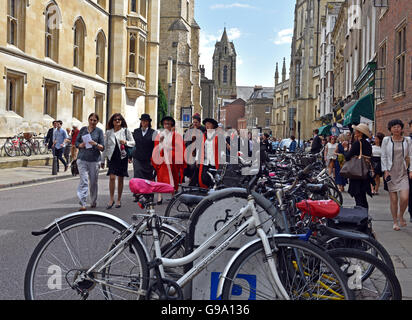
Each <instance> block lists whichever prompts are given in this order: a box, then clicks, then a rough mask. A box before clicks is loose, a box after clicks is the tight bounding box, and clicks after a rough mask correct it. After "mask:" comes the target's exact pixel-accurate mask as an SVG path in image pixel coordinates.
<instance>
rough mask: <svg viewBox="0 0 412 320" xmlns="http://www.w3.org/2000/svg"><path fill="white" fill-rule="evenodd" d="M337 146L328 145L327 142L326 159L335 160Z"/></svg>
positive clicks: (335, 144)
mask: <svg viewBox="0 0 412 320" xmlns="http://www.w3.org/2000/svg"><path fill="white" fill-rule="evenodd" d="M337 146H338V144H337V143H334V144H332V143H330V142H328V144H327V147H328V153H327V154H326V159H327V160H330V159H336V155H335V150H336V147H337Z"/></svg>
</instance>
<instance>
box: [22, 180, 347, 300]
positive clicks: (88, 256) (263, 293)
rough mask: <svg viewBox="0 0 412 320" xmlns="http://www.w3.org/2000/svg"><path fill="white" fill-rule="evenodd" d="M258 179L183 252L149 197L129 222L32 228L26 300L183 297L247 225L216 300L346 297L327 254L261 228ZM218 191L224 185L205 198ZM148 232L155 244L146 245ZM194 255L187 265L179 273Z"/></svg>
mask: <svg viewBox="0 0 412 320" xmlns="http://www.w3.org/2000/svg"><path fill="white" fill-rule="evenodd" d="M256 180H257V177H255V178H254V179H252V182H251V184H250V185H249V188H248V194H249V197H248V203H247V205H246V206H245V207H243V208H242V209H240V210H239V212H237V213H235V214H233V216H232V217H231V218H230V219H229V221H227V222H226V223H225V224H224V225H223V226H222V228H221V229H220V230H218V231H216V232H215V233H214V234H213V235H211V236H210V237H209V238H208V239H207V240H206V241H205V242H204V243H203V244H202V245H201V246H199V247H198V248H197V249H195V250H194V251H193V252H191V253H190V254H188V255H186V256H182V257H177V258H176V254H177V252H178V251H180V256H181V252H182V243H180V242H179V239H180V238H179V237H180V234H179V233H178V232H176V231H175V230H173V228H172V227H170V226H168V225H167V224H165V223H163V221H164V220H166V221H167V219H170V218H164V217H160V216H158V215H157V214H156V212H155V210H154V203H153V201H152V197H147V198H146V202H145V203H144V205H145V206H146V207H147V208H148V210H147V212H148V214H147V215H144V216H143V215H135V218H139V217H143V219H142V221H140V222H136V223H133V224H131V225H129V224H128V223H126V222H125V221H123V220H121V219H119V218H117V217H114V216H111V215H109V214H106V213H100V212H82V213H73V214H70V215H67V216H65V217H62V218H60V219H58V220H56V221H54V222H53V223H51V224H50V225H48V226H47V227H46V228H45V229H44V230H42V231H39V232H33V234H34V235H43V234H45V236H44V237H43V238H42V240H41V241H40V243H39V244H38V246H37V247H36V249H35V250H34V252H33V254H32V256H31V258H30V261H29V264H28V267H27V270H26V274H25V286H24V293H25V297H26V299H30V300H31V299H36V300H37V299H53V300H62V299H64V300H66V299H183V298H185V297H184V294H183V289H182V288H184V287H185V286H186V285H187V284H189V283H190V282H191V280H192V279H193V278H194V277H196V275H197V274H199V273H200V272H201V271H202V270H204V269H205V268H206V267H207V266H208V265H210V264H211V263H212V262H213V261H214V260H215V259H216V258H217V257H219V256H220V255H221V254H222V253H223V252H225V250H226V249H227V248H229V247H230V245H231V244H232V243H233V242H234V241H235V240H236V239H238V237H239V236H241V235H242V234H244V233H246V232H248V231H251V230H256V232H257V235H258V238H257V239H256V240H254V241H251V242H249V243H246V244H245V245H244V246H243V247H242V248H241V249H239V250H238V251H237V252H235V253H234V255H233V257H232V258H231V259H230V261H228V262H227V266H226V268H225V270H224V272H223V273H222V274H221V276H220V281H219V285H218V293H217V296H218V297H219V298H221V299H224V300H227V299H269V300H275V299H285V300H289V299H316V300H344V299H352V298H353V294H352V292H351V291H350V290H349V289H348V286H347V279H346V276H345V275H344V274H343V273H342V271H341V270H340V269H339V267H338V265H337V264H336V262H335V261H334V260H333V259H332V258H331V257H330V256H329V255H327V254H326V253H324V252H323V251H321V250H320V249H318V248H317V247H315V246H313V245H312V244H310V243H308V242H307V241H304V240H301V239H300V237H299V236H297V235H290V234H275V235H270V234H267V233H266V232H265V231H264V230H263V228H262V221H261V219H260V217H259V214H258V212H257V210H256V205H258V206H260V207H262V208H267V207H268V206H270V205H271V203H270V202H269V201H268V200H267V199H265V198H264V197H263V196H261V195H259V194H257V193H255V192H253V191H250V187H251V186H252V185H253V184H254V183H255V182H256ZM219 192H226V193H227V192H230V189H229V190H228V189H225V190H223V191H217V192H215V193H214V194H213V195H211V196H210V197H215V196H216V195H217V194H218V193H219ZM245 217H246V221H245V222H243V223H241V224H240V223H239V222H240V221H242V219H243V218H245ZM172 219H173V218H172ZM228 231H230V232H228ZM148 233H149V234H150V238H151V239H150V241H149V242H150V243H151V244H153V249H150V248H148V247H147V246H146V244H145V242H146V243H147V240H145V239H144V238H145V235H147V234H148ZM166 238H167V240H165V239H166ZM213 246H214V249H213V250H212V251H211V252H209V253H207V254H205V253H206V252H207V251H208V249H209V248H211V247H213ZM199 257H202V258H201V259H198V258H199ZM196 259H198V261H197V262H196V263H195V264H194V265H193V266H192V267H191V268H190V269H189V270H188V271H186V272H183V271H182V267H183V266H185V265H188V264H192V263H193V262H194V261H195V260H196ZM176 270H178V272H177V271H176Z"/></svg>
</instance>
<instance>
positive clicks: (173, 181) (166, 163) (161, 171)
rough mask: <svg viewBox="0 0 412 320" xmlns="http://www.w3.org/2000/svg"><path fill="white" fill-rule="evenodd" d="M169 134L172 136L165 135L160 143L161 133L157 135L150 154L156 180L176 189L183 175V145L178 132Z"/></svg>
mask: <svg viewBox="0 0 412 320" xmlns="http://www.w3.org/2000/svg"><path fill="white" fill-rule="evenodd" d="M171 134H172V138H171V139H170V136H169V137H168V138H166V137H165V140H164V141H163V144H160V137H161V136H162V134H158V135H157V137H156V140H155V146H154V149H153V154H152V165H153V167H154V168H155V170H156V173H157V181H158V182H164V183H168V184H170V185H172V186H173V187H174V189H175V191H177V190H178V189H179V184H180V183H182V182H183V177H184V176H183V170H184V168H185V163H184V152H185V145H184V143H183V138H182V136H181V135H180V134H178V133H176V132H174V131H173V132H172V133H171ZM170 142H171V143H170Z"/></svg>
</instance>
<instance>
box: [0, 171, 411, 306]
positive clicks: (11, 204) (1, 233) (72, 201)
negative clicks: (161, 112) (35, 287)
mask: <svg viewBox="0 0 412 320" xmlns="http://www.w3.org/2000/svg"><path fill="white" fill-rule="evenodd" d="M77 184H78V178H71V179H67V180H59V181H52V182H47V183H40V184H37V185H32V186H20V187H15V188H9V189H2V190H0V207H1V210H0V270H1V271H2V272H1V273H0V288H2V290H1V291H0V300H5V299H7V300H18V299H23V298H24V295H23V278H24V272H25V268H26V266H27V262H28V260H29V257H30V255H31V253H32V252H33V250H34V248H35V246H36V245H37V243H38V241H39V240H40V239H39V238H36V237H33V236H32V235H31V231H32V230H39V229H41V228H42V227H44V226H45V225H47V224H48V223H50V222H51V221H53V219H55V218H57V217H60V216H62V215H65V214H67V213H71V212H75V211H77V209H78V204H77V203H78V200H77V197H76V194H75V190H76V188H77ZM99 188H100V189H99V190H100V191H99V199H98V207H97V208H96V210H97V211H105V212H109V213H111V214H115V215H117V216H118V217H120V218H122V219H124V220H125V221H127V222H131V214H132V213H137V212H139V213H142V211H141V209H140V208H138V207H137V205H136V204H135V203H133V201H132V195H131V193H130V191H129V189H128V186H127V184H126V187H125V194H124V197H123V201H122V205H123V206H122V208H121V209H114V208H113V209H112V210H106V209H105V207H106V203H107V202H108V201H109V196H108V194H109V192H108V180H107V177H106V176H105V175H101V178H100V183H99ZM344 198H345V200H344V205H345V206H352V205H353V200H352V199H350V198H349V197H348V196H347V194H345V195H344ZM370 205H371V210H370V214H371V216H372V217H373V226H374V230H375V231H376V233H377V236H378V240H379V241H380V242H381V243H382V244H383V245H384V246H385V247H386V248H387V250H388V251H389V253H390V254H391V256H392V258H393V260H394V263H395V266H396V273H397V275H398V278H399V279H400V282H401V285H402V290H403V295H404V298H405V299H412V223H409V226H408V227H406V228H403V229H402V231H399V232H395V231H393V230H392V223H391V218H390V214H389V210H388V205H389V200H388V196H387V193H384V192H382V194H381V195H379V196H378V197H375V198H374V199H373V200H370ZM164 207H165V205H162V206H160V207H159V211H161V210H162V208H164ZM408 219H409V217H408Z"/></svg>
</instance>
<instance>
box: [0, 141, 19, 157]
mask: <svg viewBox="0 0 412 320" xmlns="http://www.w3.org/2000/svg"><path fill="white" fill-rule="evenodd" d="M3 149H4V152H5V153H6V154H7V155H8V156H9V157H15V156H16V155H17V152H16V147H15V146H14V144H13V143H11V142H10V141H6V142H5V143H4V146H3Z"/></svg>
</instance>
